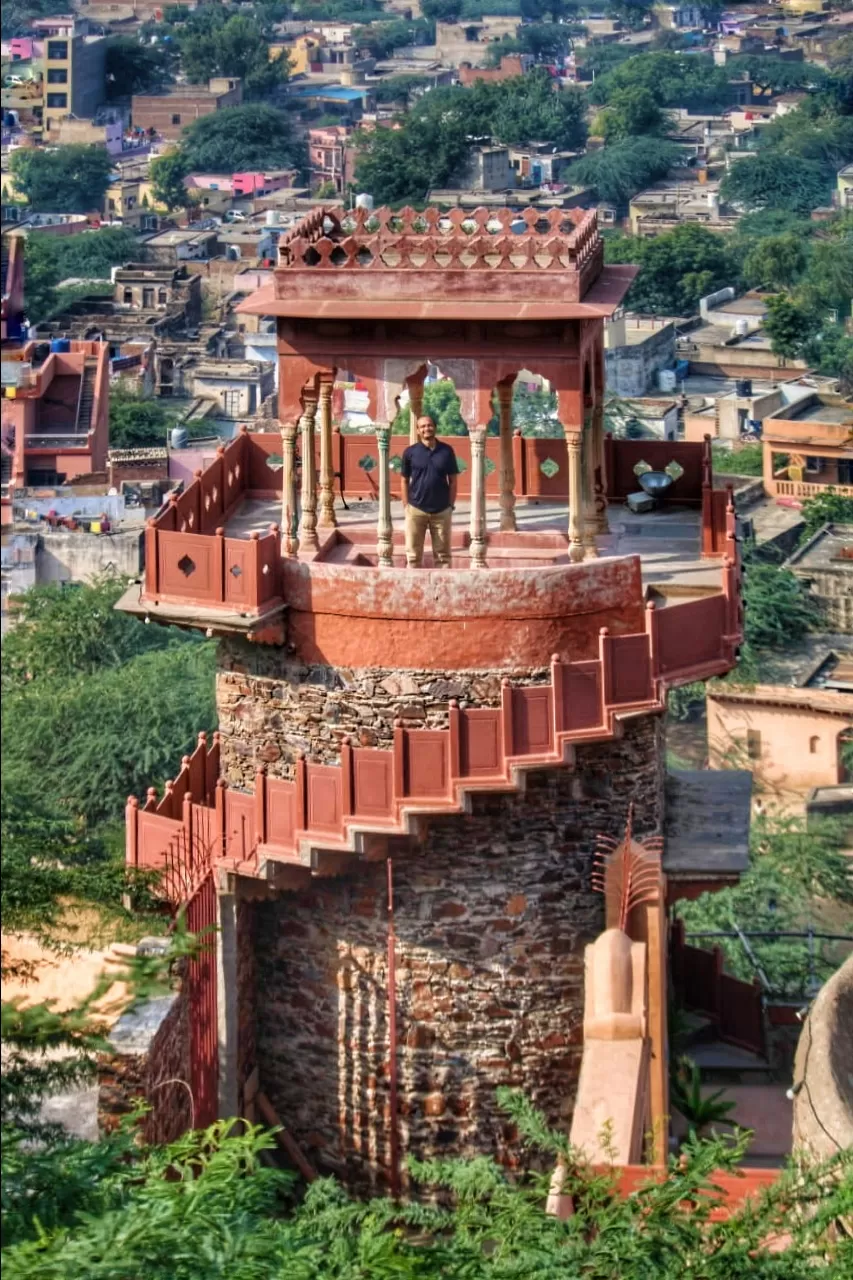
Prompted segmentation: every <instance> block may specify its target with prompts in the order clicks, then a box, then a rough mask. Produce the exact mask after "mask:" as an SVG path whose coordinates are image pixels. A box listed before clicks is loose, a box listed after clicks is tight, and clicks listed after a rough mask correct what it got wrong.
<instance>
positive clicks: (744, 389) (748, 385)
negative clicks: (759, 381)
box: [735, 378, 752, 396]
mask: <svg viewBox="0 0 853 1280" xmlns="http://www.w3.org/2000/svg"><path fill="white" fill-rule="evenodd" d="M735 391H736V392H737V394H738V395H739V396H751V395H752V378H738V380H737V382H736V383H735Z"/></svg>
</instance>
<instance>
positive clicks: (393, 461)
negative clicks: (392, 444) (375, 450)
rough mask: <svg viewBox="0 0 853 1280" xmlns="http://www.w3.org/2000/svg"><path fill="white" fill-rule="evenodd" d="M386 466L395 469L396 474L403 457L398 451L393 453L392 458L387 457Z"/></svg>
mask: <svg viewBox="0 0 853 1280" xmlns="http://www.w3.org/2000/svg"><path fill="white" fill-rule="evenodd" d="M388 466H389V467H390V468H391V470H392V471H396V473H397V475H399V474H400V470H401V468H402V466H403V459H402V457H401V456H400V454H399V453H395V454H394V457H393V458H389V460H388Z"/></svg>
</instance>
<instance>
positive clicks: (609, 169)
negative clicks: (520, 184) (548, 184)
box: [567, 137, 683, 206]
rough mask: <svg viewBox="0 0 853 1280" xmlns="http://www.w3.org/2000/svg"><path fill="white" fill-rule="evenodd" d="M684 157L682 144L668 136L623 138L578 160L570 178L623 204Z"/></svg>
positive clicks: (602, 197) (569, 171) (571, 168)
mask: <svg viewBox="0 0 853 1280" xmlns="http://www.w3.org/2000/svg"><path fill="white" fill-rule="evenodd" d="M682 160H683V153H682V151H681V150H680V148H679V147H677V146H676V145H675V143H674V142H667V141H666V139H665V138H656V137H649V138H623V139H621V141H619V142H613V143H611V144H610V146H607V147H602V148H601V150H599V151H590V152H589V153H588V154H587V155H585V156H583V157H582V159H580V160H576V161H575V162H574V164H572V165H570V166H569V168H568V172H567V178H568V181H569V182H571V183H572V184H573V185H574V186H578V187H592V188H593V189H594V190H595V193H596V195H597V196H598V197H599V199H601V200H606V201H608V203H610V204H614V205H617V206H623V205H625V204H627V203H628V201H629V200H630V199H631V196H634V195H636V194H637V192H638V191H641V190H642V189H643V187H647V186H649V185H650V184H651V183H653V182H657V181H658V180H659V179H661V178H665V177H666V175H667V174H668V173H669V171H670V169H673V168H676V167H677V166H678V165H679V164H681V163H682Z"/></svg>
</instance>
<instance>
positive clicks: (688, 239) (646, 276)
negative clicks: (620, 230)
mask: <svg viewBox="0 0 853 1280" xmlns="http://www.w3.org/2000/svg"><path fill="white" fill-rule="evenodd" d="M605 253H606V256H607V261H608V262H633V263H636V264H637V265H639V267H640V274H639V275H638V277H637V279H636V280H635V281H634V283H633V285H632V286H631V291H630V293H629V295H628V305H629V306H630V307H631V308H632V309H633V310H635V311H640V312H651V313H652V314H654V315H662V316H684V315H692V314H693V313H694V312H695V311H696V310H697V308H698V305H699V299H700V298H702V297H704V296H705V295H707V294H709V293H713V292H714V291H715V290H716V289H721V288H723V287H724V286H725V285H727V284H729V283H730V282H731V279H732V271H733V262H732V257H731V254H730V251H729V248H728V246H727V244H726V242H725V240H724V239H723V238H722V237H721V236H719V235H716V234H715V233H714V232H713V231H709V230H708V229H707V227H702V226H700V225H699V224H698V223H693V222H688V223H683V224H682V225H681V226H678V227H675V228H674V230H672V231H669V232H666V233H665V234H664V235H660V236H654V237H651V238H648V239H643V238H638V237H635V236H612V237H608V239H607V241H606V243H605Z"/></svg>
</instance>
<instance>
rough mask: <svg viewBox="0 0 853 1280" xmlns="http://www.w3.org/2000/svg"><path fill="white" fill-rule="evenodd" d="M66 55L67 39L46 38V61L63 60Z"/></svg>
mask: <svg viewBox="0 0 853 1280" xmlns="http://www.w3.org/2000/svg"><path fill="white" fill-rule="evenodd" d="M67 57H68V41H67V40H48V42H47V60H48V62H64V61H65V59H66V58H67Z"/></svg>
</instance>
